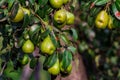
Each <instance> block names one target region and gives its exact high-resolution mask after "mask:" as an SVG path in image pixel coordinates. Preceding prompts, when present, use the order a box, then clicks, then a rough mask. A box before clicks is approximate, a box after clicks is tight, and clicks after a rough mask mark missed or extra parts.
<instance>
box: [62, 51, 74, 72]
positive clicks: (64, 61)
mask: <svg viewBox="0 0 120 80" xmlns="http://www.w3.org/2000/svg"><path fill="white" fill-rule="evenodd" d="M62 57H63V59H62V64H63V65H62V68H63V69H65V70H66V69H67V67H68V66H69V65H70V64H71V61H72V54H71V52H70V51H68V50H65V51H64V53H63V56H62Z"/></svg>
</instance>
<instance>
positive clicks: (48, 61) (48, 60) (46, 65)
mask: <svg viewBox="0 0 120 80" xmlns="http://www.w3.org/2000/svg"><path fill="white" fill-rule="evenodd" d="M57 58H58V56H57V54H56V53H53V54H52V55H51V56H49V57H48V58H46V60H45V62H44V64H43V66H44V68H50V67H52V66H53V65H54V64H55V62H56V61H57Z"/></svg>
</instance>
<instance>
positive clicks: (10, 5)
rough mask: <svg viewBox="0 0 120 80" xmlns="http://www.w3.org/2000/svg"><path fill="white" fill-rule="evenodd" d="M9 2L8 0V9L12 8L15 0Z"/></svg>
mask: <svg viewBox="0 0 120 80" xmlns="http://www.w3.org/2000/svg"><path fill="white" fill-rule="evenodd" d="M7 2H8V10H10V9H11V7H12V5H13V3H14V2H15V0H7Z"/></svg>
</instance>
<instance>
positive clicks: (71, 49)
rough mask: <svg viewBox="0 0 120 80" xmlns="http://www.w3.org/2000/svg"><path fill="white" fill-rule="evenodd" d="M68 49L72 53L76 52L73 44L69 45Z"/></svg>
mask: <svg viewBox="0 0 120 80" xmlns="http://www.w3.org/2000/svg"><path fill="white" fill-rule="evenodd" d="M68 49H69V50H70V51H71V52H72V53H73V54H74V53H76V50H77V49H76V48H75V47H74V46H69V47H68Z"/></svg>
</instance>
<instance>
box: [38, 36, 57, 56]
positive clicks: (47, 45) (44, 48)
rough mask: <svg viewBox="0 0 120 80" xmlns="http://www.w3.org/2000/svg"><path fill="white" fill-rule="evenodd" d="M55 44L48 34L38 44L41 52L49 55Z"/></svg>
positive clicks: (52, 51)
mask: <svg viewBox="0 0 120 80" xmlns="http://www.w3.org/2000/svg"><path fill="white" fill-rule="evenodd" d="M55 49H56V48H55V46H54V44H53V42H52V40H51V38H50V36H47V37H46V38H45V39H44V40H43V41H42V43H41V44H40V50H41V52H42V53H45V54H48V55H51V54H53V53H54V51H55Z"/></svg>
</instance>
